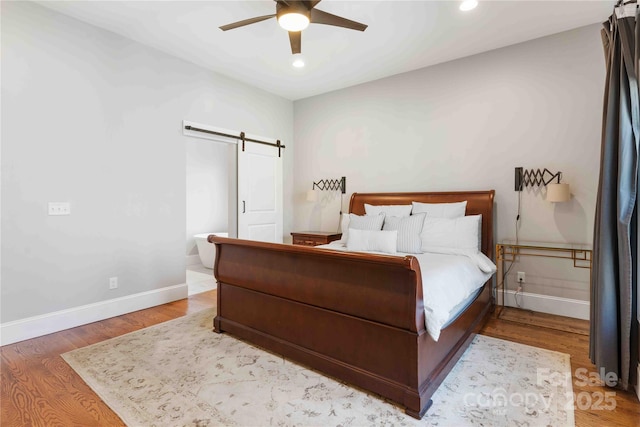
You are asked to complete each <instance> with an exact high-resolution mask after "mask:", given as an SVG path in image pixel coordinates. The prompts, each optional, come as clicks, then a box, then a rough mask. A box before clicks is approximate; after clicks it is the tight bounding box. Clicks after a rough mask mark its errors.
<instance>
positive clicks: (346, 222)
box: [340, 213, 385, 243]
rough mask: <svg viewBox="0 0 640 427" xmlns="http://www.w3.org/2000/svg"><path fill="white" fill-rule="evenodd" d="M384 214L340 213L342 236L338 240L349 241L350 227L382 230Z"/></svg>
mask: <svg viewBox="0 0 640 427" xmlns="http://www.w3.org/2000/svg"><path fill="white" fill-rule="evenodd" d="M384 216H385V215H384V214H383V213H381V214H379V215H356V214H348V215H347V214H342V221H341V223H340V230H342V238H341V239H340V242H342V243H347V242H348V241H349V229H350V228H355V229H356V230H378V231H379V230H382V223H383V222H384Z"/></svg>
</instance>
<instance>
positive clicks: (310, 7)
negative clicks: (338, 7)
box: [303, 0, 322, 10]
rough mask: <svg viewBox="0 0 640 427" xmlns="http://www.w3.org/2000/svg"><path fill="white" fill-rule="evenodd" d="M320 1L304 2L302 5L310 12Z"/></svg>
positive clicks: (305, 0)
mask: <svg viewBox="0 0 640 427" xmlns="http://www.w3.org/2000/svg"><path fill="white" fill-rule="evenodd" d="M321 1H322V0H304V1H303V3H304V4H305V5H306V6H307V9H309V10H311V9H313V8H314V7H316V6H317V5H318V3H320V2H321Z"/></svg>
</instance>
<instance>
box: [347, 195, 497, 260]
mask: <svg viewBox="0 0 640 427" xmlns="http://www.w3.org/2000/svg"><path fill="white" fill-rule="evenodd" d="M494 195H495V190H488V191H456V192H441V193H353V194H352V195H351V201H350V202H349V212H351V213H354V214H357V215H364V214H365V211H364V204H365V203H367V204H369V205H410V204H411V202H422V203H452V202H462V201H465V200H466V201H467V215H478V214H481V215H482V252H483V253H484V254H485V255H486V256H488V257H489V258H490V259H493V197H494Z"/></svg>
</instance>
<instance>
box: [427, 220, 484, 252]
mask: <svg viewBox="0 0 640 427" xmlns="http://www.w3.org/2000/svg"><path fill="white" fill-rule="evenodd" d="M481 226H482V215H469V216H465V217H462V218H455V219H450V218H432V217H430V216H427V217H426V218H425V219H424V225H423V226H422V233H421V234H420V237H421V239H422V250H423V251H424V252H439V251H440V249H441V248H449V249H460V250H463V251H467V252H469V253H477V252H479V251H480V243H481V238H482V234H481V231H482V228H481Z"/></svg>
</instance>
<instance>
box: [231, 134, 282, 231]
mask: <svg viewBox="0 0 640 427" xmlns="http://www.w3.org/2000/svg"><path fill="white" fill-rule="evenodd" d="M278 151H280V150H278V148H276V147H273V146H269V145H263V144H256V143H252V142H245V144H244V151H243V150H242V144H241V143H239V144H238V238H239V239H247V240H259V241H263V242H274V243H282V223H283V202H282V200H283V198H282V191H283V190H282V189H283V179H282V157H280V156H278ZM283 151H284V150H283ZM282 154H284V153H282Z"/></svg>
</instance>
